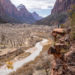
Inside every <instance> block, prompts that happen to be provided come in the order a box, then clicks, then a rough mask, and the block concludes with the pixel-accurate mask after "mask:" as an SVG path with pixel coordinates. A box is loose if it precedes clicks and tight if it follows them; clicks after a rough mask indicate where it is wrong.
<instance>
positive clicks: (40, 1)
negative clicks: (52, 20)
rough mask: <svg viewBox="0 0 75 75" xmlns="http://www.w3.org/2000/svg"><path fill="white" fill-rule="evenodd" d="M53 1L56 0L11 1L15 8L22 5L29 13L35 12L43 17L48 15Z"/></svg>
mask: <svg viewBox="0 0 75 75" xmlns="http://www.w3.org/2000/svg"><path fill="white" fill-rule="evenodd" d="M55 1H56V0H11V2H12V3H13V4H14V5H15V6H16V7H17V6H18V5H20V4H23V5H25V6H26V8H27V9H28V10H29V11H30V12H37V13H38V14H39V15H40V16H43V17H46V16H48V15H50V13H51V10H52V8H53V6H54V4H55Z"/></svg>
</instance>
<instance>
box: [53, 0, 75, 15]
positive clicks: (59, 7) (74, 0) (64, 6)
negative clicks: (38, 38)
mask: <svg viewBox="0 0 75 75" xmlns="http://www.w3.org/2000/svg"><path fill="white" fill-rule="evenodd" d="M72 4H75V0H56V3H55V6H54V8H53V10H52V14H53V13H60V12H63V11H67V10H68V9H71V5H72Z"/></svg>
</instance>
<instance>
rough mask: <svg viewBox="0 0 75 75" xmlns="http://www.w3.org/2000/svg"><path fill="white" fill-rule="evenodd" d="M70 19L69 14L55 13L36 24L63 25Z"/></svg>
mask: <svg viewBox="0 0 75 75" xmlns="http://www.w3.org/2000/svg"><path fill="white" fill-rule="evenodd" d="M67 17H68V14H67V12H62V13H55V14H51V15H50V16H48V17H46V18H44V19H42V20H40V21H38V22H36V23H37V24H40V25H41V24H44V25H56V24H62V23H64V22H65V20H66V18H67Z"/></svg>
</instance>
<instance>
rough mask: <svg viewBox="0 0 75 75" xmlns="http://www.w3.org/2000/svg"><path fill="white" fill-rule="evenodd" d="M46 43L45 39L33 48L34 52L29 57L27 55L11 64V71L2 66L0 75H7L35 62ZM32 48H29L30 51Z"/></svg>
mask: <svg viewBox="0 0 75 75" xmlns="http://www.w3.org/2000/svg"><path fill="white" fill-rule="evenodd" d="M47 42H48V40H47V39H43V40H42V41H41V42H38V43H36V45H35V46H34V47H33V48H35V49H36V50H34V51H33V53H32V54H31V55H29V56H28V57H26V58H24V59H22V60H18V61H16V62H14V63H13V69H8V68H7V67H6V64H5V65H4V66H2V67H1V68H0V75H8V74H9V73H11V72H13V71H16V70H17V69H19V68H21V67H22V66H23V65H24V64H26V63H28V62H30V61H33V60H35V58H36V57H37V56H39V54H40V52H41V51H42V50H43V46H44V44H45V43H47ZM33 48H31V49H33Z"/></svg>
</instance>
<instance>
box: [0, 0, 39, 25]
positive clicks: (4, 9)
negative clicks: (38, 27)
mask: <svg viewBox="0 0 75 75" xmlns="http://www.w3.org/2000/svg"><path fill="white" fill-rule="evenodd" d="M38 17H39V15H37V16H36V18H38ZM36 18H34V15H33V14H32V13H30V12H29V11H28V10H27V8H26V7H25V6H24V5H22V4H21V5H19V6H18V7H17V8H16V7H15V6H14V5H13V4H12V3H11V1H10V0H0V22H5V23H6V22H8V23H30V24H31V23H34V22H35V21H37V19H36ZM38 20H40V18H38Z"/></svg>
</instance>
